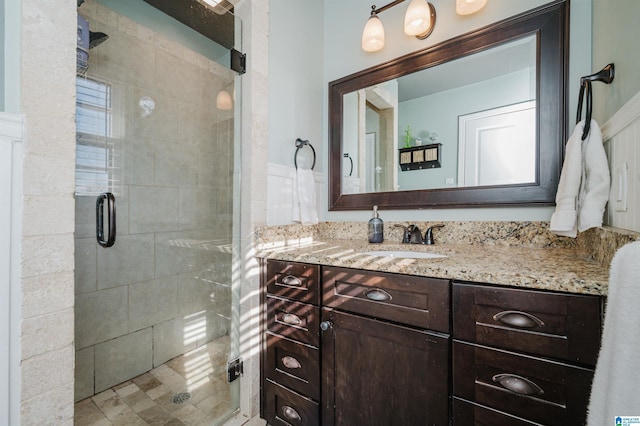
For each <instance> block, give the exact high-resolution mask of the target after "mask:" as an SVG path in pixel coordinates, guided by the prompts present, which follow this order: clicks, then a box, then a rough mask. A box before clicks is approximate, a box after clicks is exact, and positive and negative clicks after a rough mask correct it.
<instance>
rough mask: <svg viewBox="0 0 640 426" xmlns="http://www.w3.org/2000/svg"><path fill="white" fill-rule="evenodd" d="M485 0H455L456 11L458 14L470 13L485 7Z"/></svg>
mask: <svg viewBox="0 0 640 426" xmlns="http://www.w3.org/2000/svg"><path fill="white" fill-rule="evenodd" d="M486 4H487V0H456V13H457V14H458V15H471V14H472V13H476V12H478V11H479V10H480V9H482V8H483V7H485V5H486Z"/></svg>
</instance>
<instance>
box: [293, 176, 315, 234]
mask: <svg viewBox="0 0 640 426" xmlns="http://www.w3.org/2000/svg"><path fill="white" fill-rule="evenodd" d="M293 220H294V221H295V222H300V223H302V224H303V225H314V224H316V223H318V209H317V207H316V186H315V182H314V180H313V170H311V169H301V168H297V169H296V172H295V175H294V178H293Z"/></svg>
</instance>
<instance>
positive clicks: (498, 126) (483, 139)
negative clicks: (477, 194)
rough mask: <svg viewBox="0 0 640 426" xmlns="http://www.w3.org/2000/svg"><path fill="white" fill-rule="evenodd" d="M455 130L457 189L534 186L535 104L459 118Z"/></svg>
mask: <svg viewBox="0 0 640 426" xmlns="http://www.w3.org/2000/svg"><path fill="white" fill-rule="evenodd" d="M458 126H459V155H458V183H459V186H464V187H466V186H491V185H512V184H518V183H533V182H535V180H536V172H535V171H536V158H537V155H536V104H535V101H529V102H523V103H519V104H515V105H509V106H506V107H501V108H496V109H492V110H488V111H481V112H477V113H473V114H468V115H464V116H460V117H459V119H458Z"/></svg>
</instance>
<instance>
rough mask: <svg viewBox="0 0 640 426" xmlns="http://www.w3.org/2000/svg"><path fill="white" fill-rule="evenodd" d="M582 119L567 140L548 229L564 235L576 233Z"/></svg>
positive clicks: (572, 235)
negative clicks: (554, 204)
mask: <svg viewBox="0 0 640 426" xmlns="http://www.w3.org/2000/svg"><path fill="white" fill-rule="evenodd" d="M583 128H584V121H581V122H579V123H578V124H577V125H576V128H575V129H574V130H573V134H572V135H571V137H570V138H569V140H568V141H567V145H566V149H565V157H564V163H563V165H562V173H561V174H560V182H559V183H558V192H556V210H555V212H554V213H553V215H552V216H551V224H550V226H549V230H550V231H551V232H553V233H555V234H558V235H562V236H565V237H574V238H575V236H576V235H577V233H578V232H577V229H578V227H577V216H578V213H577V207H578V194H579V192H580V180H581V174H582V158H581V157H582V152H581V148H580V147H581V143H582V130H583Z"/></svg>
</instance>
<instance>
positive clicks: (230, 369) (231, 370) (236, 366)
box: [227, 358, 244, 383]
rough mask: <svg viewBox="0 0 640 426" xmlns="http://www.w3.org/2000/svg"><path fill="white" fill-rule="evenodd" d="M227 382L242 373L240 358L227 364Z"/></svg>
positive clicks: (242, 363)
mask: <svg viewBox="0 0 640 426" xmlns="http://www.w3.org/2000/svg"><path fill="white" fill-rule="evenodd" d="M227 373H228V374H227V382H228V383H231V382H233V381H234V380H236V379H237V378H238V377H240V376H241V375H242V374H243V373H244V362H243V361H242V358H236V359H234V360H231V361H229V363H228V364H227Z"/></svg>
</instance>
